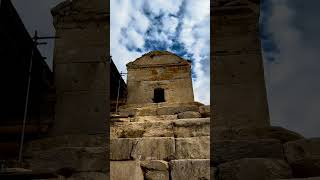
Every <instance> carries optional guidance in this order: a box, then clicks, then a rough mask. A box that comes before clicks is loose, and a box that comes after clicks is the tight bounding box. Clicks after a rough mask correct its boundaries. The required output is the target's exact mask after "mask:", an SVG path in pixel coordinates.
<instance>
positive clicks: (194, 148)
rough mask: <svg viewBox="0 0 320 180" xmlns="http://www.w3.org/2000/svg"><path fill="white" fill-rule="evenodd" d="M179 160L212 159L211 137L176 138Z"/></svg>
mask: <svg viewBox="0 0 320 180" xmlns="http://www.w3.org/2000/svg"><path fill="white" fill-rule="evenodd" d="M176 158H177V159H210V136H203V137H193V138H176Z"/></svg>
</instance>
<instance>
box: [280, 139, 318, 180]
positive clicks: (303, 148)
mask: <svg viewBox="0 0 320 180" xmlns="http://www.w3.org/2000/svg"><path fill="white" fill-rule="evenodd" d="M284 151H285V156H286V158H287V160H288V162H289V163H290V165H291V167H292V169H293V173H294V176H295V177H311V176H320V138H311V139H302V140H297V141H291V142H287V143H286V144H285V145H284Z"/></svg>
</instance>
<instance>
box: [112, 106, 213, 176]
mask: <svg viewBox="0 0 320 180" xmlns="http://www.w3.org/2000/svg"><path fill="white" fill-rule="evenodd" d="M154 106H156V104H153V105H151V106H145V107H126V108H124V109H122V110H120V117H117V116H114V117H113V118H112V123H111V132H110V133H111V141H110V160H111V162H110V165H111V167H110V177H111V180H127V179H130V180H140V179H141V180H143V179H147V180H169V179H170V180H180V179H181V180H182V179H183V180H185V179H190V180H199V179H202V180H205V179H210V118H209V117H208V116H209V115H210V114H209V113H208V108H207V111H205V110H204V107H202V111H201V110H199V105H198V104H188V105H181V104H180V105H176V106H174V105H170V106H164V105H162V106H161V105H160V107H154ZM200 109H201V108H200ZM128 112H129V113H128ZM200 112H201V113H200ZM130 113H131V114H130ZM206 113H207V114H206ZM121 115H122V116H121ZM130 115H132V116H130ZM123 116H127V117H126V118H124V117H123Z"/></svg>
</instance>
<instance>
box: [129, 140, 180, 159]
mask: <svg viewBox="0 0 320 180" xmlns="http://www.w3.org/2000/svg"><path fill="white" fill-rule="evenodd" d="M174 155H175V142H174V138H142V139H139V140H138V143H137V144H136V146H134V148H133V150H132V154H131V156H132V157H133V158H134V159H139V160H171V159H173V158H174Z"/></svg>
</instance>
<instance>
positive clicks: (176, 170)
mask: <svg viewBox="0 0 320 180" xmlns="http://www.w3.org/2000/svg"><path fill="white" fill-rule="evenodd" d="M170 169H171V179H172V180H185V179H188V180H199V179H210V160H209V159H193V160H189V159H183V160H173V161H170Z"/></svg>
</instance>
